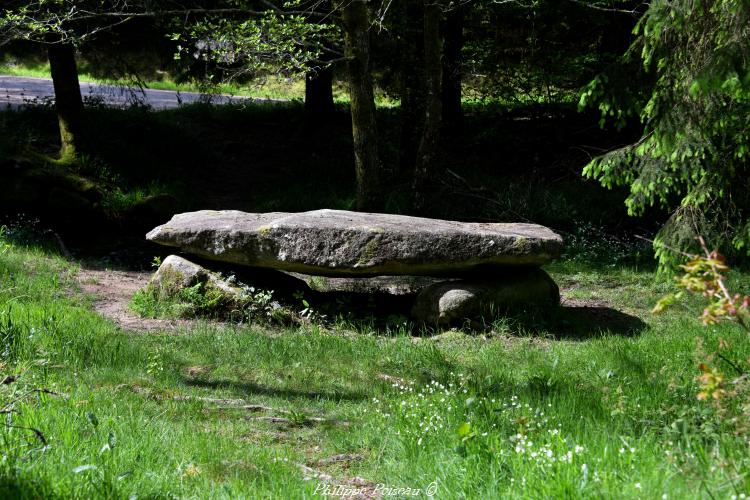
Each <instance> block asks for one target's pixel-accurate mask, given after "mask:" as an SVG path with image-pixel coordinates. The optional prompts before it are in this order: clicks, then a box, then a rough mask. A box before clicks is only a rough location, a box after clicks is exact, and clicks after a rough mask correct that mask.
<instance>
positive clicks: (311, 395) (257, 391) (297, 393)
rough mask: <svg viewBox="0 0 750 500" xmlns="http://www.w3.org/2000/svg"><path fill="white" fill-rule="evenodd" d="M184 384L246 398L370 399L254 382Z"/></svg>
mask: <svg viewBox="0 0 750 500" xmlns="http://www.w3.org/2000/svg"><path fill="white" fill-rule="evenodd" d="M182 382H183V383H184V384H185V385H188V386H191V387H202V388H207V389H212V390H216V389H229V390H231V391H235V392H236V393H237V394H242V395H244V396H250V395H262V396H269V397H277V398H305V399H311V400H320V399H328V400H332V401H363V400H365V399H368V398H369V395H368V394H365V393H363V392H352V391H345V390H317V391H315V390H300V389H291V388H275V387H268V386H264V385H260V384H256V383H253V382H235V381H232V380H203V379H195V378H189V377H183V378H182Z"/></svg>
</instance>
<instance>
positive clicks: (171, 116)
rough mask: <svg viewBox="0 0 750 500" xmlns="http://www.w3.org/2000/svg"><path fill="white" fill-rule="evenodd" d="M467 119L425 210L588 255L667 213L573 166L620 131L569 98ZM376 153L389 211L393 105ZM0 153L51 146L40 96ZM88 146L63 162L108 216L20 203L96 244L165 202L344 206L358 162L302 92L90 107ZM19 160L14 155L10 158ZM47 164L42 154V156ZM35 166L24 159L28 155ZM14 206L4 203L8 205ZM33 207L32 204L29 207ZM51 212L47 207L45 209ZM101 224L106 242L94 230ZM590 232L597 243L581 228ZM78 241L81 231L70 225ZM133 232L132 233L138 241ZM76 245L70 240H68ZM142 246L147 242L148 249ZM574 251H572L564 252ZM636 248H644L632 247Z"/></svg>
mask: <svg viewBox="0 0 750 500" xmlns="http://www.w3.org/2000/svg"><path fill="white" fill-rule="evenodd" d="M465 112H466V113H465V115H466V116H465V118H464V122H463V124H462V126H461V127H460V128H458V129H454V130H453V131H451V132H450V133H448V132H446V133H445V134H444V139H443V143H442V153H441V155H439V160H438V162H437V163H436V164H435V166H434V168H435V175H434V176H433V177H432V184H431V185H430V186H429V188H430V189H429V193H430V196H429V198H428V203H427V205H428V206H427V214H428V215H430V216H433V217H440V218H449V219H458V220H479V221H528V222H535V223H539V224H544V225H547V226H549V227H552V228H553V229H555V230H557V231H560V232H561V233H562V234H563V235H565V236H566V238H567V239H568V241H569V243H570V244H569V247H568V248H569V253H571V252H572V254H571V255H570V257H575V256H579V258H581V259H584V260H585V261H587V262H596V261H601V262H604V261H606V262H608V263H611V262H612V261H613V259H612V256H613V255H614V256H615V257H616V259H615V261H617V260H618V259H629V260H631V261H632V259H633V257H632V256H633V255H639V253H638V252H635V253H634V252H633V251H632V249H633V247H634V246H635V247H637V249H638V251H640V252H641V253H642V254H643V256H644V257H646V259H644V262H645V261H647V260H648V258H649V255H650V250H649V246H648V244H642V242H637V241H635V240H634V239H633V235H634V234H643V235H646V236H648V235H649V234H652V233H653V230H654V229H655V228H656V227H657V224H658V222H659V221H660V220H662V219H663V214H655V213H652V214H648V216H647V217H644V218H641V219H634V218H630V217H628V216H627V214H626V211H625V207H624V205H623V202H622V201H623V199H624V197H625V193H624V192H622V191H608V190H606V189H603V188H602V187H601V186H599V185H598V184H597V183H595V182H592V181H589V180H585V179H583V178H582V177H581V175H580V173H581V169H582V167H583V165H584V164H585V163H586V162H587V161H588V159H589V158H590V157H591V156H592V155H595V154H597V153H599V152H601V151H603V150H606V149H607V148H611V147H613V146H616V145H618V144H621V143H623V142H625V141H626V140H627V139H628V137H627V133H614V132H612V131H607V130H601V129H600V128H599V127H598V125H597V117H596V116H593V115H587V114H580V113H578V112H576V110H575V109H574V107H573V106H569V105H560V106H555V107H551V106H526V107H517V108H513V109H511V108H507V107H500V106H492V105H484V106H479V105H474V106H467V107H466V109H465ZM379 130H380V135H381V141H380V145H379V146H380V152H381V156H382V160H383V166H384V170H385V172H386V179H385V181H384V183H383V184H384V186H385V187H384V200H385V211H386V212H391V213H408V212H409V203H408V202H409V189H410V185H411V183H410V172H409V171H408V169H406V170H405V169H400V168H399V167H398V166H399V164H400V158H399V149H400V148H399V140H400V130H399V110H398V108H389V109H381V110H380V111H379ZM0 131H1V132H2V133H0V160H3V162H0V166H1V165H5V167H3V168H4V169H5V170H6V171H7V170H12V168H13V166H15V167H16V168H17V163H18V162H19V161H22V162H27V163H31V164H32V165H33V166H35V167H36V166H42V167H43V166H44V165H45V163H47V164H49V162H47V161H46V160H45V158H52V157H54V155H55V153H56V150H57V147H58V142H57V141H58V138H57V129H56V121H55V116H54V110H53V109H51V108H50V107H48V106H39V107H35V108H28V109H24V110H21V111H7V112H3V113H0ZM86 131H87V134H86V146H85V151H86V152H85V154H84V155H82V157H81V158H80V160H79V161H78V162H77V163H76V164H74V165H70V166H69V167H60V166H51V167H50V168H55V169H62V168H67V169H68V170H69V171H70V172H71V173H73V174H75V175H78V176H81V177H83V178H86V179H88V180H91V181H93V182H95V183H96V184H97V185H98V186H99V189H100V190H101V192H102V196H101V200H98V201H96V205H97V208H99V209H100V211H101V212H103V214H104V217H102V218H100V219H96V220H94V219H95V218H92V217H84V218H87V219H90V223H88V224H84V225H81V224H80V223H78V221H79V220H80V219H81V217H78V218H73V219H75V221H74V222H73V223H69V224H65V223H60V222H59V221H58V220H56V219H55V217H54V215H55V212H57V210H56V209H53V210H47V212H53V213H52V214H50V213H44V209H39V206H40V205H39V204H37V205H36V208H35V207H33V206H28V207H22V209H23V211H24V212H32V213H31V214H29V215H33V216H36V217H39V218H40V219H41V220H42V224H43V225H44V224H46V225H48V226H51V227H53V228H55V229H56V230H57V231H58V232H59V233H61V234H63V236H64V238H65V239H66V240H67V239H68V238H71V240H72V241H76V236H80V234H79V233H81V232H83V233H84V235H85V238H83V241H82V243H81V244H78V246H86V247H88V250H91V251H92V252H93V253H97V252H98V253H101V251H103V250H101V249H100V250H96V248H97V246H99V247H102V246H103V247H104V248H106V249H107V250H108V251H111V249H112V248H113V247H117V246H119V245H112V244H111V240H112V239H113V238H115V239H118V240H119V239H122V238H130V239H132V240H133V242H137V241H140V240H142V235H143V232H144V231H145V230H148V229H150V227H152V226H153V225H156V224H158V223H161V222H164V221H165V220H166V218H168V217H169V215H170V214H171V213H174V212H179V211H187V210H195V209H238V210H245V211H258V212H260V211H304V210H313V209H318V208H336V209H351V208H353V205H354V197H353V194H354V168H353V156H352V153H351V151H352V145H351V125H350V119H349V115H348V113H347V111H346V110H345V109H343V108H341V109H339V110H338V111H337V113H336V114H334V115H333V116H331V117H329V118H327V119H317V118H315V117H310V116H308V115H306V114H305V112H304V109H303V107H302V105H301V104H300V103H288V104H278V103H275V104H252V105H231V106H219V107H216V106H210V105H200V104H195V105H190V106H184V107H182V108H180V109H176V110H167V111H159V112H155V111H152V110H149V109H148V108H142V107H135V108H130V109H111V108H106V107H102V106H97V105H92V106H89V107H88V109H87V110H86ZM14 162H15V163H14ZM49 165H51V164H49ZM29 168H30V167H29ZM17 207H18V205H17V204H13V205H12V208H9V207H8V204H6V207H5V212H6V215H10V216H14V215H15V213H16V212H17V211H18V210H17ZM35 211H36V212H39V213H33V212H35ZM51 215H52V216H51ZM92 226H99V228H98V229H97V231H96V234H99V235H102V237H103V238H105V239H106V240H107V242H109V243H107V242H104V243H101V242H99V241H98V240H99V238H92V237H91V236H92V234H91V233H92V231H90V229H91V228H92ZM592 232H593V233H598V234H599V235H600V237H598V238H596V239H595V240H596V241H601V242H602V244H601V245H600V247H599V248H593V247H592V246H591V244H590V243H586V244H584V243H583V240H584V239H585V240H586V241H589V242H590V241H592V238H582V237H580V236H581V235H582V234H584V233H585V235H589V234H592ZM78 240H81V238H78ZM134 244H135V243H134ZM73 246H76V244H75V243H74V244H73ZM148 251H151V252H155V250H154V249H150V250H148ZM573 254H574V255H573ZM638 259H640V257H638Z"/></svg>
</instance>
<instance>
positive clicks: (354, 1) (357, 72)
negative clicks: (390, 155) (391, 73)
mask: <svg viewBox="0 0 750 500" xmlns="http://www.w3.org/2000/svg"><path fill="white" fill-rule="evenodd" d="M340 5H341V6H342V18H343V21H344V51H345V55H346V57H347V60H348V69H349V100H350V106H351V114H352V138H353V141H354V165H355V169H356V174H357V210H363V211H364V210H370V211H376V210H379V209H380V208H381V207H382V196H381V193H380V160H379V158H378V132H377V125H376V121H375V96H374V92H373V86H372V73H371V64H370V11H369V7H368V1H367V0H346V1H345V2H344V3H342V4H340Z"/></svg>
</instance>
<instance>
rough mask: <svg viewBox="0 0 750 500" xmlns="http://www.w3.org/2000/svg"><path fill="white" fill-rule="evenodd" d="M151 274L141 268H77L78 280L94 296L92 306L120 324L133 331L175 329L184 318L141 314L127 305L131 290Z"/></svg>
mask: <svg viewBox="0 0 750 500" xmlns="http://www.w3.org/2000/svg"><path fill="white" fill-rule="evenodd" d="M150 278H151V274H150V273H148V272H143V271H113V270H109V269H81V270H80V271H79V272H78V283H79V284H80V286H81V289H82V290H83V291H84V292H85V293H88V294H90V295H93V296H94V310H95V311H96V312H97V313H99V314H101V315H102V316H104V317H105V318H109V319H111V320H112V321H114V322H115V323H116V324H117V325H118V326H119V327H120V328H123V329H126V330H133V331H149V332H150V331H157V330H175V329H177V328H178V327H181V326H186V325H188V324H189V321H188V320H175V319H152V318H141V317H140V316H138V315H137V314H135V313H134V312H133V311H131V310H130V309H129V307H128V304H129V303H130V299H131V298H133V294H135V292H137V291H138V290H139V289H141V288H143V287H144V286H146V284H147V283H148V280H149V279H150Z"/></svg>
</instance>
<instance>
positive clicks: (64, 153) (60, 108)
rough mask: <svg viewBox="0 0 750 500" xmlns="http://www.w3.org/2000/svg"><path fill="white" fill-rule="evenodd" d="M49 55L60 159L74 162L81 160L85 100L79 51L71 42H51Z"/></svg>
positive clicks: (48, 50)
mask: <svg viewBox="0 0 750 500" xmlns="http://www.w3.org/2000/svg"><path fill="white" fill-rule="evenodd" d="M47 56H48V58H49V66H50V72H51V73H52V83H53V85H54V88H55V108H56V109H57V121H58V124H59V127H60V158H61V159H62V160H63V161H70V160H73V159H75V158H76V157H77V155H78V153H79V150H80V141H81V137H80V136H81V129H82V120H83V100H82V98H81V87H80V84H79V83H78V67H77V66H76V59H75V48H74V47H73V45H72V44H69V43H63V42H57V43H50V44H49V45H48V48H47Z"/></svg>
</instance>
